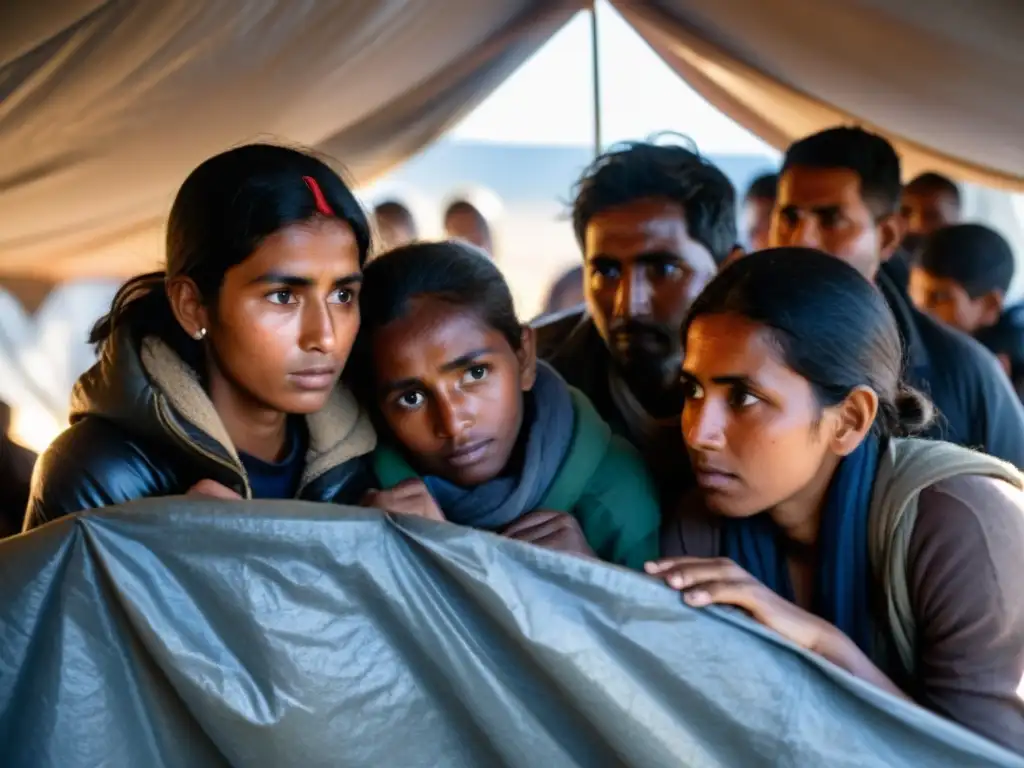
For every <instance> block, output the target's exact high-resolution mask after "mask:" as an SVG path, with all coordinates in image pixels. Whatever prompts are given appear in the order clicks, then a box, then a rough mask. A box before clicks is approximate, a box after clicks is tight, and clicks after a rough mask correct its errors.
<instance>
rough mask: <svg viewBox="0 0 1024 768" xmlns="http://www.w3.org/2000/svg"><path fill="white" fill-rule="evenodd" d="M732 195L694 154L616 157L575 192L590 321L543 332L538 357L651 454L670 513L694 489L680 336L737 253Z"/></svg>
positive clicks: (638, 149)
mask: <svg viewBox="0 0 1024 768" xmlns="http://www.w3.org/2000/svg"><path fill="white" fill-rule="evenodd" d="M735 194H736V193H735V191H734V189H733V187H732V184H731V183H730V182H729V179H728V178H727V177H726V176H725V174H723V173H722V172H721V171H720V170H719V169H718V168H717V167H715V166H714V165H713V164H712V163H710V162H709V161H708V160H706V159H705V158H703V157H702V156H701V155H699V154H698V153H697V152H696V150H695V149H693V148H692V147H686V146H679V145H665V144H655V143H650V142H636V143H631V144H626V145H621V146H618V147H614V148H612V149H610V150H609V151H608V152H606V153H605V154H603V155H601V156H600V157H599V158H597V159H596V160H595V161H594V162H593V163H592V164H591V165H590V167H589V168H587V169H586V170H585V171H584V173H583V175H582V177H581V178H580V180H579V181H578V182H577V185H576V189H575V202H574V204H573V227H574V229H575V232H576V239H577V241H578V242H579V244H580V247H581V249H582V251H583V270H584V281H583V285H584V294H585V296H586V310H583V309H581V310H580V311H578V312H573V313H567V314H564V315H560V316H556V317H554V318H547V319H542V320H541V321H539V322H538V327H537V347H538V354H539V355H540V356H541V357H542V358H544V359H546V360H547V361H548V362H549V363H551V364H552V365H553V366H554V367H555V368H556V369H557V370H558V372H559V373H561V374H562V376H563V377H564V378H565V379H566V380H567V381H568V382H569V384H571V385H572V386H574V387H576V388H578V389H580V390H582V391H583V392H584V393H585V394H586V395H587V396H588V397H589V398H590V399H591V401H592V402H593V403H594V405H595V406H596V408H597V410H598V412H599V413H600V414H601V416H602V418H604V419H605V421H607V422H608V423H609V424H610V425H611V427H612V429H613V431H615V432H616V433H618V434H620V435H622V436H624V437H625V438H626V439H628V440H630V441H631V442H632V443H633V444H634V445H635V446H636V447H637V448H638V449H639V450H640V452H641V453H642V454H644V457H645V459H646V461H647V464H648V466H649V467H650V468H651V469H652V471H653V472H654V475H655V478H656V479H657V481H658V483H659V486H660V490H661V492H662V496H663V499H664V500H665V501H666V502H670V501H674V500H675V499H677V498H678V495H679V494H680V493H681V492H682V491H683V490H685V489H686V488H687V487H688V486H689V485H690V484H692V482H693V478H692V476H691V475H690V473H689V472H688V471H687V464H686V452H685V450H684V449H683V446H682V435H681V431H680V428H679V419H680V414H681V412H682V408H683V403H684V396H683V388H682V385H681V384H680V381H679V370H680V365H681V362H682V344H681V339H680V328H681V327H682V324H683V319H684V318H685V316H686V313H687V311H688V310H689V308H690V304H691V303H692V302H693V300H694V299H695V298H696V297H697V295H698V294H699V293H700V292H701V290H702V289H703V288H704V286H705V285H707V283H708V281H710V280H711V279H712V277H714V275H715V274H716V273H717V272H718V268H719V266H720V265H721V264H722V262H723V261H725V259H727V258H728V257H729V256H730V255H732V254H733V251H734V250H735V248H736V197H735Z"/></svg>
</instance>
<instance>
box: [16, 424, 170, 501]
mask: <svg viewBox="0 0 1024 768" xmlns="http://www.w3.org/2000/svg"><path fill="white" fill-rule="evenodd" d="M173 461H174V459H173V458H172V457H171V456H163V455H161V456H159V457H157V456H154V455H153V453H152V451H151V449H148V448H147V447H146V446H145V445H143V444H142V443H140V442H139V441H138V440H137V439H135V438H134V437H132V436H131V435H129V434H127V433H125V432H124V431H123V430H122V429H120V428H119V427H117V426H116V425H114V424H112V423H111V422H109V421H106V420H105V419H102V418H100V417H95V416H87V417H85V418H83V419H81V420H80V421H77V422H75V423H74V424H72V425H71V426H70V427H68V428H67V429H66V430H64V432H62V433H61V434H60V435H58V436H57V438H56V439H55V440H54V441H53V442H52V443H51V444H50V446H49V447H48V448H47V449H46V450H45V451H43V453H42V454H41V455H40V457H39V461H38V462H37V463H36V468H35V472H34V473H33V476H32V498H33V499H38V500H42V501H44V502H47V501H55V502H57V503H58V505H59V504H60V501H59V500H60V499H71V498H74V497H76V496H77V495H78V494H79V493H80V492H81V491H82V489H85V488H92V489H101V490H103V491H107V490H112V489H114V488H116V489H117V490H118V492H119V493H120V494H125V493H126V492H127V491H128V489H130V488H131V487H133V486H134V487H138V488H139V489H140V495H141V494H142V492H143V490H145V491H151V490H152V488H153V487H155V486H158V485H161V484H166V482H167V480H166V478H167V476H168V475H169V474H170V473H169V472H168V468H169V464H170V463H171V462H173Z"/></svg>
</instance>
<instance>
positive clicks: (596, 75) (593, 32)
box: [590, 0, 604, 157]
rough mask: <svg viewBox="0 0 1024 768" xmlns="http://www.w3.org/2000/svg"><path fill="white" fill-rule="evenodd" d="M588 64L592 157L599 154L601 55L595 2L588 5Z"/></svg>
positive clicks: (601, 143)
mask: <svg viewBox="0 0 1024 768" xmlns="http://www.w3.org/2000/svg"><path fill="white" fill-rule="evenodd" d="M590 64H591V70H592V73H593V82H594V93H593V99H594V157H597V156H598V155H600V154H601V150H602V148H603V146H604V144H603V141H602V139H601V66H600V64H601V55H600V50H599V49H598V44H597V0H591V3H590Z"/></svg>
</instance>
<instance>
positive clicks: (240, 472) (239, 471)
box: [156, 394, 252, 499]
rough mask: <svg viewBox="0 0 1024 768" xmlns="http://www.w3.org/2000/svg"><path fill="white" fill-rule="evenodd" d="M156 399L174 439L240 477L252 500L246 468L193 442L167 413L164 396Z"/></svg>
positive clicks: (162, 420) (162, 421) (247, 495)
mask: <svg viewBox="0 0 1024 768" xmlns="http://www.w3.org/2000/svg"><path fill="white" fill-rule="evenodd" d="M156 398H157V409H156V411H157V415H158V416H159V418H160V421H161V423H162V424H163V425H164V428H165V429H167V430H168V431H169V432H170V433H171V434H172V435H173V436H174V437H176V438H177V439H178V440H179V441H180V442H181V443H183V444H184V445H185V446H187V447H188V448H189V449H191V450H192V451H195V452H196V453H198V454H199V455H200V456H202V457H203V458H205V459H209V460H210V461H212V462H214V463H216V464H219V465H220V466H222V467H224V468H225V469H229V470H231V471H232V472H233V473H234V474H236V475H237V476H238V477H239V479H240V480H241V481H242V490H243V491H244V496H245V498H246V499H251V498H252V488H251V487H250V485H249V477H248V476H247V475H246V472H245V467H240V466H238V465H236V464H235V463H234V462H232V461H228V460H226V459H224V458H223V457H221V456H218V455H217V454H216V453H214V452H213V451H208V450H206V449H205V448H203V446H201V445H199V444H198V443H196V442H195V441H194V440H192V439H191V438H190V437H189V436H188V435H187V434H186V433H185V431H184V430H183V429H182V428H181V427H180V426H179V425H178V422H177V419H175V418H174V417H173V416H170V415H169V414H168V413H167V412H166V409H167V401H166V399H165V398H164V396H163V395H160V394H158V395H157V396H156Z"/></svg>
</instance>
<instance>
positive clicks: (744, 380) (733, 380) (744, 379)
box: [680, 371, 757, 387]
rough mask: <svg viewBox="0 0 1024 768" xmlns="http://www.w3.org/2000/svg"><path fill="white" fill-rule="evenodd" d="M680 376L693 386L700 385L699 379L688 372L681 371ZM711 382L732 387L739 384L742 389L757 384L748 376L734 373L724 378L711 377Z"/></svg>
mask: <svg viewBox="0 0 1024 768" xmlns="http://www.w3.org/2000/svg"><path fill="white" fill-rule="evenodd" d="M680 376H681V377H682V378H683V379H686V380H687V381H692V382H693V383H695V384H700V379H698V378H697V377H696V376H694V375H693V374H692V373H690V372H689V371H682V372H681V373H680ZM711 381H712V382H713V383H715V384H726V385H733V386H735V385H737V384H739V385H741V386H744V387H749V386H751V385H756V384H757V382H755V381H754V380H753V379H752V378H750V377H749V376H744V375H743V374H741V373H734V374H729V375H726V376H712V377H711Z"/></svg>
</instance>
